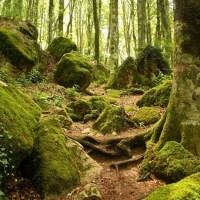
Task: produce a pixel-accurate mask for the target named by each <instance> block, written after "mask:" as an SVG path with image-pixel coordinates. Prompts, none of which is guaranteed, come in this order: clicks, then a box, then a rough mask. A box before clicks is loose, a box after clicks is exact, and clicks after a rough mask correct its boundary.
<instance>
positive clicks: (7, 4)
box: [2, 0, 12, 17]
mask: <svg viewBox="0 0 200 200" xmlns="http://www.w3.org/2000/svg"><path fill="white" fill-rule="evenodd" d="M11 2H12V0H5V1H4V3H3V9H2V14H3V16H4V17H11V16H12V12H11Z"/></svg>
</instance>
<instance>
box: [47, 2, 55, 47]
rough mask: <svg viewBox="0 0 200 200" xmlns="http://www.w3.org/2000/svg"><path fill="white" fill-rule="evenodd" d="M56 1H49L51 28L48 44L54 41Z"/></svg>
mask: <svg viewBox="0 0 200 200" xmlns="http://www.w3.org/2000/svg"><path fill="white" fill-rule="evenodd" d="M53 10H54V0H49V26H48V44H50V43H51V41H52V39H53V19H54V12H53Z"/></svg>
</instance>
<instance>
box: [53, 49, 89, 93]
mask: <svg viewBox="0 0 200 200" xmlns="http://www.w3.org/2000/svg"><path fill="white" fill-rule="evenodd" d="M54 78H55V81H56V82H57V83H58V84H59V85H62V86H64V87H66V88H68V87H73V86H76V87H78V88H79V89H80V90H81V91H84V90H85V89H86V88H87V87H88V86H89V85H90V83H91V81H92V79H93V69H92V67H91V65H90V63H89V60H88V59H87V57H85V56H83V55H81V54H80V53H78V52H71V53H67V54H65V55H64V56H63V57H62V58H61V60H60V61H59V62H58V64H57V66H56V70H55V74H54Z"/></svg>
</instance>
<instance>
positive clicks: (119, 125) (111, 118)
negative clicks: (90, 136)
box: [93, 105, 126, 134]
mask: <svg viewBox="0 0 200 200" xmlns="http://www.w3.org/2000/svg"><path fill="white" fill-rule="evenodd" d="M125 125H126V119H125V111H124V108H123V107H119V106H115V105H110V106H107V107H106V108H105V109H104V110H103V112H102V113H101V114H100V116H99V117H98V119H97V120H96V122H95V123H94V125H93V128H94V129H95V130H97V131H99V132H101V133H103V134H110V133H112V132H120V131H122V130H123V128H124V127H125Z"/></svg>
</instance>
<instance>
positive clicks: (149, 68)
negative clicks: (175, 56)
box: [136, 45, 170, 79]
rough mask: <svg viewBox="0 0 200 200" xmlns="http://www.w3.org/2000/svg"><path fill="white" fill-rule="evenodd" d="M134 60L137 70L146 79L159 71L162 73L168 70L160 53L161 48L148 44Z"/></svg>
mask: <svg viewBox="0 0 200 200" xmlns="http://www.w3.org/2000/svg"><path fill="white" fill-rule="evenodd" d="M136 62H137V69H138V72H139V73H140V74H141V75H143V76H145V77H146V78H148V79H150V78H151V77H152V76H155V75H156V76H157V75H158V74H159V71H161V72H162V73H163V74H168V73H169V72H170V69H169V64H168V63H167V61H166V59H165V58H164V56H163V55H162V51H161V49H159V48H156V47H153V46H150V45H148V46H146V47H145V48H144V49H142V51H141V53H140V54H139V56H138V58H137V60H136Z"/></svg>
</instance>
